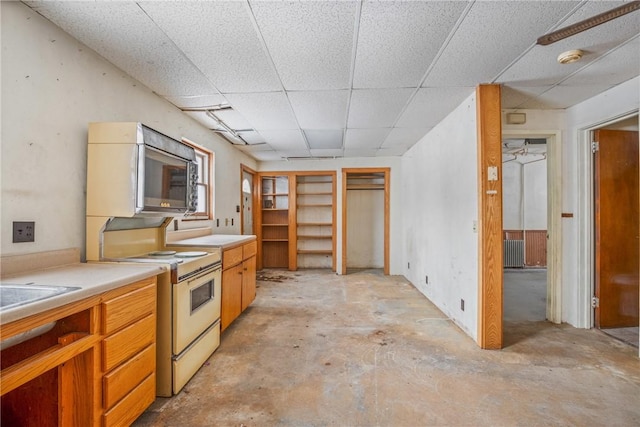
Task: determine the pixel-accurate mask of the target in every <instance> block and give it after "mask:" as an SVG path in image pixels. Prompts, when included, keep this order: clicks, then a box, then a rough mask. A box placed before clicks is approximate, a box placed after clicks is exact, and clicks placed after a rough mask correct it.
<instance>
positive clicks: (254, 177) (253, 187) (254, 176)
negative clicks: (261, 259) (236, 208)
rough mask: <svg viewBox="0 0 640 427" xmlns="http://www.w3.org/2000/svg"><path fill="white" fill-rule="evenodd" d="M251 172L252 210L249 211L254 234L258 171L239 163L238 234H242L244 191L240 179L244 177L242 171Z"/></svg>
mask: <svg viewBox="0 0 640 427" xmlns="http://www.w3.org/2000/svg"><path fill="white" fill-rule="evenodd" d="M245 172H247V173H249V174H251V176H252V179H251V203H252V204H253V212H252V213H251V216H252V219H253V227H254V230H253V234H256V230H255V226H256V216H257V215H256V208H255V207H256V192H257V189H258V172H256V171H255V170H253V169H251V168H250V167H249V166H247V165H245V164H242V163H240V234H244V193H243V192H242V180H243V179H244V173H245Z"/></svg>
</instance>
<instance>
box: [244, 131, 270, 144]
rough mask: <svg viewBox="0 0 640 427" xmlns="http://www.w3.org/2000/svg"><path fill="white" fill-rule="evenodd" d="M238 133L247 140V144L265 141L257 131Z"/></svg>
mask: <svg viewBox="0 0 640 427" xmlns="http://www.w3.org/2000/svg"><path fill="white" fill-rule="evenodd" d="M238 134H239V135H240V136H241V137H242V139H244V140H245V141H246V142H247V144H261V143H263V142H265V140H264V137H263V136H262V135H260V134H259V133H258V132H256V131H250V132H238ZM263 145H264V144H263Z"/></svg>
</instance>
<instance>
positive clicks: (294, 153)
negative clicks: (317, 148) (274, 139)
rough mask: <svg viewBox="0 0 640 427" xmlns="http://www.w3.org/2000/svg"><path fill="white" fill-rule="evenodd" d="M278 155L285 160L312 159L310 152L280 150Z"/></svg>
mask: <svg viewBox="0 0 640 427" xmlns="http://www.w3.org/2000/svg"><path fill="white" fill-rule="evenodd" d="M278 154H280V156H282V157H285V158H296V157H299V158H300V157H301V158H305V157H311V153H310V152H309V150H278Z"/></svg>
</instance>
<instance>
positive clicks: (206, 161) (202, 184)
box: [182, 139, 214, 221]
mask: <svg viewBox="0 0 640 427" xmlns="http://www.w3.org/2000/svg"><path fill="white" fill-rule="evenodd" d="M182 141H183V142H184V143H185V144H187V145H190V146H191V147H193V148H194V149H195V150H196V162H197V163H198V208H197V209H196V212H195V213H193V214H191V215H189V216H187V217H185V218H183V220H185V221H189V220H192V221H193V220H207V219H211V218H213V201H214V197H213V160H214V155H213V152H211V151H209V150H207V149H206V148H204V147H201V146H199V145H197V144H195V143H193V142H191V141H189V140H188V139H183V140H182Z"/></svg>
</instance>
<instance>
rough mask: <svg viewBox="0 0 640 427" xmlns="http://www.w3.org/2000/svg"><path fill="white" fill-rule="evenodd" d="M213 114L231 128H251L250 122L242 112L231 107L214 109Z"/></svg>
mask: <svg viewBox="0 0 640 427" xmlns="http://www.w3.org/2000/svg"><path fill="white" fill-rule="evenodd" d="M213 114H214V115H215V116H216V117H217V118H219V119H220V120H222V121H223V122H224V124H226V125H227V126H229V127H230V128H231V129H237V130H242V129H251V123H249V122H248V121H247V119H245V118H244V116H243V115H242V114H240V113H239V112H237V111H236V110H234V109H232V108H228V109H225V110H216V111H214V112H213Z"/></svg>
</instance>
